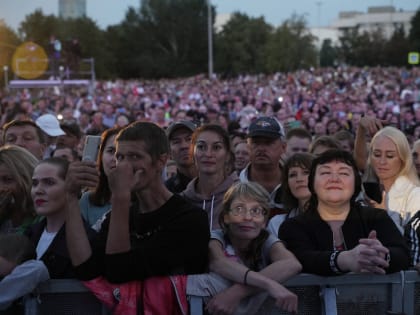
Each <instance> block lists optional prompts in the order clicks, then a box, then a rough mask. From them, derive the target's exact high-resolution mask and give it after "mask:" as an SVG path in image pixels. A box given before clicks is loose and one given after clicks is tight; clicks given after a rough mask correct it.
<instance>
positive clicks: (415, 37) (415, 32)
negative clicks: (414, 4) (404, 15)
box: [408, 9, 420, 52]
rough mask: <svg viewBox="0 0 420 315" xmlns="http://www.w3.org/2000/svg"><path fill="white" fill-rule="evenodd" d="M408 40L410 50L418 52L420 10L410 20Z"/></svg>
mask: <svg viewBox="0 0 420 315" xmlns="http://www.w3.org/2000/svg"><path fill="white" fill-rule="evenodd" d="M408 38H409V41H410V46H411V49H412V50H413V51H418V52H420V9H418V10H417V12H416V14H415V15H414V17H413V18H412V19H411V29H410V34H409V36H408Z"/></svg>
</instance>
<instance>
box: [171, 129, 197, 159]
mask: <svg viewBox="0 0 420 315" xmlns="http://www.w3.org/2000/svg"><path fill="white" fill-rule="evenodd" d="M191 135H192V132H191V131H190V130H189V129H187V128H179V129H178V130H175V131H174V132H173V133H172V135H171V139H170V140H169V146H170V148H171V156H172V160H174V161H175V162H176V164H177V165H183V166H189V165H190V164H191V159H190V154H189V153H190V145H191Z"/></svg>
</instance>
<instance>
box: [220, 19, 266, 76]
mask: <svg viewBox="0 0 420 315" xmlns="http://www.w3.org/2000/svg"><path fill="white" fill-rule="evenodd" d="M271 32H272V27H271V26H270V25H269V24H267V23H266V22H265V20H264V18H263V17H260V18H250V17H248V16H247V15H246V14H242V13H239V12H236V13H234V14H233V16H232V17H231V19H230V20H229V21H228V22H227V24H226V25H225V26H224V27H223V30H222V31H221V32H220V33H219V34H217V35H216V40H215V47H216V53H215V55H216V70H217V71H218V72H221V73H224V74H227V75H237V74H241V73H258V72H264V71H265V47H266V44H267V41H268V39H269V37H270V34H271Z"/></svg>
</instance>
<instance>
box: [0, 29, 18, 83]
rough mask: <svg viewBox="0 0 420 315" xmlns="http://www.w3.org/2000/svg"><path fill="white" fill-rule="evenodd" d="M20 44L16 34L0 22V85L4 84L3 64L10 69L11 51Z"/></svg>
mask: <svg viewBox="0 0 420 315" xmlns="http://www.w3.org/2000/svg"><path fill="white" fill-rule="evenodd" d="M20 44H21V41H20V39H19V37H18V35H17V34H16V33H15V32H14V31H13V30H12V29H11V28H10V27H8V26H7V25H2V24H0V69H1V72H0V73H1V74H2V75H1V76H0V82H1V83H0V85H3V84H4V75H3V66H8V67H9V69H11V61H12V56H13V53H14V51H15V49H16V48H17V47H18V46H19V45H20ZM9 73H10V71H9Z"/></svg>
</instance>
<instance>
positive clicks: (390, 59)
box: [384, 25, 410, 66]
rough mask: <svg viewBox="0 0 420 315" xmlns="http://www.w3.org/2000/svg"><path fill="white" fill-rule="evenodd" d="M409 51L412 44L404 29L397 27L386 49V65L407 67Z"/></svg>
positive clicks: (400, 26)
mask: <svg viewBox="0 0 420 315" xmlns="http://www.w3.org/2000/svg"><path fill="white" fill-rule="evenodd" d="M409 51H410V43H409V41H408V37H407V36H405V31H404V27H403V26H402V25H395V29H394V32H393V34H392V36H391V38H390V39H389V40H388V41H387V42H386V44H385V47H384V56H385V65H392V66H406V65H407V55H408V52H409Z"/></svg>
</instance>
